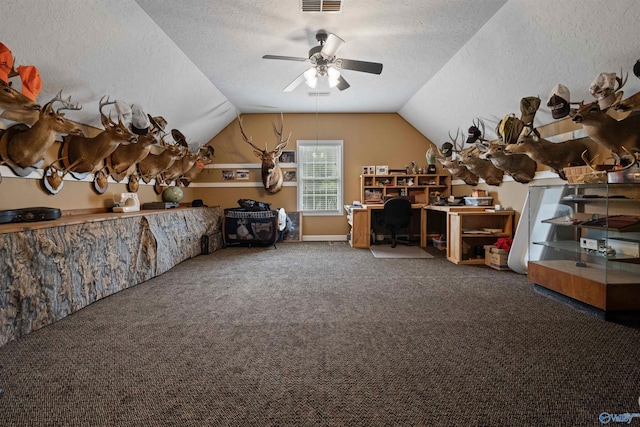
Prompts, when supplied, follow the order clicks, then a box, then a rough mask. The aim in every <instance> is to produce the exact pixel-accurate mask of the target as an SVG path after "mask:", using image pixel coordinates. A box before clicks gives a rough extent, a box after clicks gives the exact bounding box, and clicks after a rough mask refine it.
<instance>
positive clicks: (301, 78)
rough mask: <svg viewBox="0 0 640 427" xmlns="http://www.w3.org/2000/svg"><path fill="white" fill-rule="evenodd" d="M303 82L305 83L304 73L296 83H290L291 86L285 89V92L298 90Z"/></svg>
mask: <svg viewBox="0 0 640 427" xmlns="http://www.w3.org/2000/svg"><path fill="white" fill-rule="evenodd" d="M302 82H304V73H302V74H300V75H299V76H298V77H297V78H296V79H295V80H294V81H292V82H291V83H289V86H287V87H285V88H284V90H283V92H291V91H292V90H294V89H295V88H297V87H298V86H299V85H300V84H301V83H302Z"/></svg>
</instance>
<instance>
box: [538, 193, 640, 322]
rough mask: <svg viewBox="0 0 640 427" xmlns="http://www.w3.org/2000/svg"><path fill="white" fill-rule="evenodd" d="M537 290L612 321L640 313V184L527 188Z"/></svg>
mask: <svg viewBox="0 0 640 427" xmlns="http://www.w3.org/2000/svg"><path fill="white" fill-rule="evenodd" d="M529 206H530V208H529V260H528V269H527V274H528V277H529V280H530V281H532V282H533V283H534V284H535V285H536V289H538V290H543V291H549V293H550V294H552V295H554V296H561V297H566V298H567V299H568V301H569V302H576V303H578V304H579V305H581V306H584V307H585V308H588V309H590V310H591V311H593V312H594V313H595V314H598V315H601V316H602V317H604V318H610V317H612V316H614V315H616V314H621V313H627V312H634V311H638V310H640V253H639V252H640V185H638V184H607V183H603V184H567V185H531V186H530V187H529Z"/></svg>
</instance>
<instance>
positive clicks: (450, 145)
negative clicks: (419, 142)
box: [436, 129, 480, 185]
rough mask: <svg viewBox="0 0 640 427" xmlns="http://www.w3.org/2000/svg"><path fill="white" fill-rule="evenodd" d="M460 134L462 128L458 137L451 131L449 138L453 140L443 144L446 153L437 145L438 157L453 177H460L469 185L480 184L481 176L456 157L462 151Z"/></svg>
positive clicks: (457, 134)
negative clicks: (459, 145)
mask: <svg viewBox="0 0 640 427" xmlns="http://www.w3.org/2000/svg"><path fill="white" fill-rule="evenodd" d="M459 136H460V129H458V132H457V133H456V137H455V138H454V137H453V136H451V132H449V140H450V141H451V142H445V143H444V144H442V147H443V149H444V151H445V152H444V153H443V152H442V151H441V150H440V148H438V147H436V150H437V153H436V159H437V160H438V161H439V162H440V164H441V165H442V167H443V168H445V169H446V170H447V171H448V172H449V173H450V174H451V176H452V177H453V178H458V179H461V180H463V181H464V183H465V184H467V185H478V182H479V180H480V178H478V176H477V175H476V174H474V173H473V172H471V171H470V170H469V169H468V168H467V167H466V166H465V165H463V164H461V163H460V160H459V159H458V158H457V157H456V155H457V153H459V152H460V149H459V148H458V137H459Z"/></svg>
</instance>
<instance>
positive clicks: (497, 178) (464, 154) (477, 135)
mask: <svg viewBox="0 0 640 427" xmlns="http://www.w3.org/2000/svg"><path fill="white" fill-rule="evenodd" d="M471 129H474V134H473V137H474V138H473V139H474V140H475V143H474V145H473V146H471V147H469V148H465V149H464V150H462V151H461V152H460V162H461V163H462V164H463V165H465V166H466V167H467V168H468V169H469V170H470V171H471V172H473V173H474V174H475V175H478V176H479V177H480V178H482V179H484V181H485V182H486V183H487V184H489V185H500V184H502V177H503V176H504V171H503V170H502V169H498V168H497V167H495V166H494V165H493V163H492V162H491V161H490V160H486V159H481V158H480V149H479V148H478V147H479V146H481V145H482V142H484V141H485V139H484V130H485V128H484V122H483V121H482V120H480V119H478V120H474V121H473V126H472V127H471V128H469V131H470V132H471ZM467 142H471V141H469V139H467Z"/></svg>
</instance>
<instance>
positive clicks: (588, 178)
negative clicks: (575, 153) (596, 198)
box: [563, 166, 607, 184]
mask: <svg viewBox="0 0 640 427" xmlns="http://www.w3.org/2000/svg"><path fill="white" fill-rule="evenodd" d="M563 170H564V174H565V176H566V177H567V182H568V183H569V184H586V183H589V184H593V183H604V182H607V171H594V170H593V169H592V168H591V167H589V166H571V167H567V168H564V169H563Z"/></svg>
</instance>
